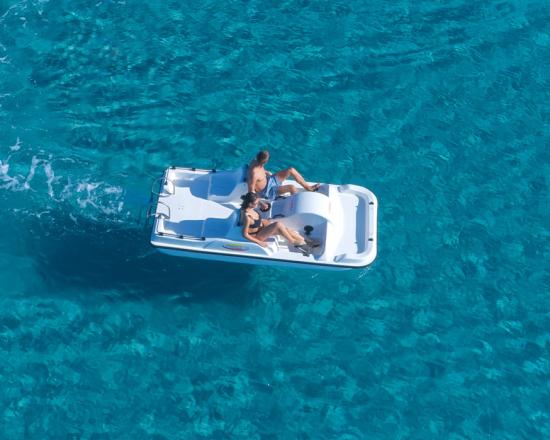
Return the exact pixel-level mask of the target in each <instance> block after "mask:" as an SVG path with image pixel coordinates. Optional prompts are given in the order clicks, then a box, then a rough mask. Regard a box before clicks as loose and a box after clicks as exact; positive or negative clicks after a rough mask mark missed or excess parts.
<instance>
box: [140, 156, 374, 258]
mask: <svg viewBox="0 0 550 440" xmlns="http://www.w3.org/2000/svg"><path fill="white" fill-rule="evenodd" d="M245 179H246V166H245V167H242V168H238V169H235V170H229V171H216V170H203V169H196V168H179V167H170V168H168V169H166V171H165V172H164V175H163V176H162V177H161V178H159V179H158V181H155V183H154V184H153V189H152V191H151V203H150V206H149V209H148V212H147V217H148V218H150V217H151V218H154V223H153V229H152V232H151V244H152V245H153V246H154V247H155V248H157V249H158V250H159V251H161V252H164V253H166V254H169V255H175V256H180V257H189V258H200V259H206V260H217V261H226V262H231V263H249V264H264V265H273V266H286V267H290V266H293V267H311V268H320V269H353V268H364V267H366V266H368V265H369V264H371V263H372V262H373V261H374V259H375V258H376V247H377V238H376V228H377V225H376V223H377V210H378V201H377V199H376V196H375V195H374V194H373V193H372V192H371V191H369V190H368V189H366V188H363V187H361V186H356V185H333V184H322V185H321V187H320V188H319V190H318V191H317V192H308V191H305V190H303V188H302V187H300V186H299V185H298V184H297V183H296V182H295V181H293V180H288V181H285V182H284V184H285V185H286V184H291V185H295V186H296V188H298V189H299V192H298V193H297V194H294V195H289V196H287V197H282V198H279V199H277V200H274V201H272V202H271V209H270V211H268V212H267V213H264V214H263V216H264V217H265V218H273V219H276V220H277V221H280V222H283V223H285V224H286V225H287V226H289V227H291V228H293V229H295V230H297V231H299V232H300V233H301V234H302V235H304V236H309V237H310V238H314V239H316V241H319V242H320V243H321V246H319V247H317V248H314V249H313V253H311V254H309V255H304V253H303V252H302V251H301V250H299V249H296V248H295V247H294V246H292V245H291V244H289V243H288V242H287V241H286V240H285V239H284V238H283V237H282V236H276V237H270V238H269V239H268V240H267V243H268V246H267V247H265V248H263V247H261V246H259V245H258V244H256V243H253V242H251V241H249V240H246V239H245V238H244V237H243V236H242V226H240V225H239V224H238V223H239V220H240V218H239V217H240V215H239V209H240V205H241V202H242V200H241V196H242V195H243V194H245V193H246V192H247V185H246V182H245ZM156 188H158V190H156V191H155V189H156ZM304 228H305V229H304ZM304 231H308V232H309V234H307V235H306V234H305V232H304Z"/></svg>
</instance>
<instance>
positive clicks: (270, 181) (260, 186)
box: [247, 150, 319, 200]
mask: <svg viewBox="0 0 550 440" xmlns="http://www.w3.org/2000/svg"><path fill="white" fill-rule="evenodd" d="M268 161H269V152H268V151H267V150H262V151H260V152H259V153H258V154H257V155H256V158H255V159H254V160H253V161H252V162H250V166H249V167H248V178H247V182H248V191H249V192H255V193H257V194H259V196H260V197H262V198H264V199H267V200H275V199H276V198H277V197H278V196H280V195H281V194H285V193H290V194H295V193H296V192H297V191H298V190H297V189H296V187H295V186H294V185H283V184H282V183H283V182H284V181H285V180H286V179H288V178H289V177H293V178H294V179H295V180H296V182H298V183H299V184H300V185H302V187H303V188H304V189H305V190H306V191H317V190H318V189H319V184H315V185H308V184H307V183H306V181H305V180H304V178H303V177H302V175H301V174H300V173H299V172H298V171H296V169H295V168H294V167H290V168H287V169H284V170H281V171H279V172H277V173H275V174H271V173H270V172H269V171H267V170H266V169H265V165H266V164H267V162H268Z"/></svg>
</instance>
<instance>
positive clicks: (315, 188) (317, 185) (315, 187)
mask: <svg viewBox="0 0 550 440" xmlns="http://www.w3.org/2000/svg"><path fill="white" fill-rule="evenodd" d="M320 187H321V184H320V183H316V184H315V185H311V186H310V187H309V188H306V189H307V190H308V191H312V192H315V191H318V190H319V188H320Z"/></svg>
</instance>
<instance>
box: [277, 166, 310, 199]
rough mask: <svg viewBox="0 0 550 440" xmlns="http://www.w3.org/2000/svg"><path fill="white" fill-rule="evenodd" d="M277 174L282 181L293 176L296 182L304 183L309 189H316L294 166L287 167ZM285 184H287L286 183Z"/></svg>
mask: <svg viewBox="0 0 550 440" xmlns="http://www.w3.org/2000/svg"><path fill="white" fill-rule="evenodd" d="M275 176H276V177H277V180H278V181H279V182H281V183H282V182H284V181H285V180H286V179H288V178H289V177H291V176H292V177H293V178H294V180H295V181H296V182H298V183H299V184H300V185H302V186H303V187H304V188H305V189H306V190H307V191H314V190H315V188H314V187H312V186H310V185H308V184H307V183H306V181H305V180H304V178H303V177H302V175H301V174H300V173H299V172H298V171H296V168H294V167H290V168H287V169H286V170H282V171H279V172H278V173H277V174H275ZM285 186H287V185H285ZM280 188H282V187H280ZM284 192H288V190H287V191H284ZM280 193H281V192H280V191H279V194H280ZM293 194H294V193H293Z"/></svg>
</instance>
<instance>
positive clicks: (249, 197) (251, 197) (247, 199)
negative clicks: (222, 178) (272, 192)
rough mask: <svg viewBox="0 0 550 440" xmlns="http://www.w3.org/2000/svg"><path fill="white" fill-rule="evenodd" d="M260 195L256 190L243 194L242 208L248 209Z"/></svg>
mask: <svg viewBox="0 0 550 440" xmlns="http://www.w3.org/2000/svg"><path fill="white" fill-rule="evenodd" d="M259 198H260V196H259V195H258V194H256V193H255V192H249V193H246V194H245V195H244V196H241V199H242V200H243V203H242V204H241V209H243V210H244V209H247V208H248V207H249V206H250V205H252V203H254V202H255V201H256V200H258V199H259Z"/></svg>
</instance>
